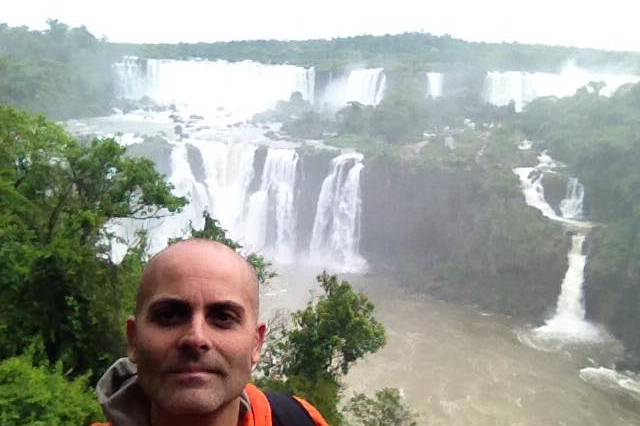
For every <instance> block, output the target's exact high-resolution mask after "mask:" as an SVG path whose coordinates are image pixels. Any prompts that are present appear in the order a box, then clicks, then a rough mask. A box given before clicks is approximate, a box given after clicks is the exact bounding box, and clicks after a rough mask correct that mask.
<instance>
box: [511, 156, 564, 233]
mask: <svg viewBox="0 0 640 426" xmlns="http://www.w3.org/2000/svg"><path fill="white" fill-rule="evenodd" d="M513 171H514V173H515V174H516V175H518V177H519V178H520V185H521V188H522V193H523V194H524V199H525V202H526V203H527V205H528V206H531V207H534V208H536V209H538V210H540V212H541V213H542V214H543V216H545V217H547V218H549V219H551V220H559V219H560V217H559V216H558V215H557V214H556V212H555V211H554V210H553V208H551V206H550V205H549V203H548V202H547V200H546V199H545V198H544V187H543V186H542V177H543V176H544V175H543V173H542V171H540V170H539V168H537V167H518V168H516V169H514V170H513Z"/></svg>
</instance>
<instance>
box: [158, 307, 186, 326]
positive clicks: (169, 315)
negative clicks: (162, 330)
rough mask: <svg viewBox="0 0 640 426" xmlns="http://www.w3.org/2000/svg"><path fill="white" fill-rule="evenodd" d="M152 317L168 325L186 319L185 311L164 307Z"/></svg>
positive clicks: (160, 323)
mask: <svg viewBox="0 0 640 426" xmlns="http://www.w3.org/2000/svg"><path fill="white" fill-rule="evenodd" d="M151 319H152V321H153V322H155V323H157V324H159V325H161V326H164V327H168V326H172V325H176V324H179V323H181V322H182V321H183V320H184V319H185V313H184V312H181V311H180V310H176V309H164V310H159V311H157V312H154V313H153V314H152V316H151Z"/></svg>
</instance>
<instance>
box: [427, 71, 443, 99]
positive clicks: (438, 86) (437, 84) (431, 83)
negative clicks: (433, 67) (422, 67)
mask: <svg viewBox="0 0 640 426" xmlns="http://www.w3.org/2000/svg"><path fill="white" fill-rule="evenodd" d="M443 81H444V76H443V74H442V73H439V72H428V73H427V84H428V86H427V96H431V97H432V98H433V99H435V98H439V97H440V96H442V87H443Z"/></svg>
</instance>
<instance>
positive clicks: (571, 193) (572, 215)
mask: <svg viewBox="0 0 640 426" xmlns="http://www.w3.org/2000/svg"><path fill="white" fill-rule="evenodd" d="M583 201H584V187H583V186H582V184H581V183H580V182H578V178H575V177H570V178H569V180H568V182H567V195H566V197H565V198H564V199H563V200H562V201H561V202H560V212H561V213H562V217H564V218H567V219H581V218H582V205H583Z"/></svg>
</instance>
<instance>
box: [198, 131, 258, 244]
mask: <svg viewBox="0 0 640 426" xmlns="http://www.w3.org/2000/svg"><path fill="white" fill-rule="evenodd" d="M189 142H190V143H191V144H192V145H193V146H194V147H196V148H197V149H198V151H199V152H200V156H201V158H202V166H203V169H204V174H205V181H204V183H205V184H206V187H207V196H208V200H209V206H210V209H209V211H210V212H211V213H212V214H213V216H214V217H215V218H216V219H218V220H219V221H220V223H221V224H222V225H223V226H224V227H225V228H226V229H227V230H229V233H230V235H231V236H232V237H233V238H241V237H242V236H243V234H244V229H243V228H244V224H243V223H242V218H243V216H244V214H245V211H246V209H247V203H246V198H247V191H248V190H249V185H251V182H252V180H253V178H254V170H253V161H254V157H255V151H256V149H257V147H256V146H255V145H252V144H247V143H222V142H214V141H201V140H189Z"/></svg>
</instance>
